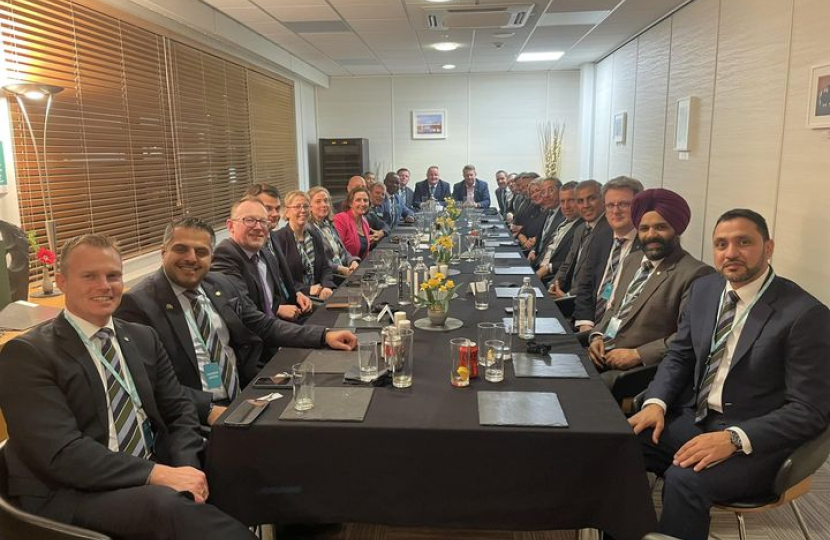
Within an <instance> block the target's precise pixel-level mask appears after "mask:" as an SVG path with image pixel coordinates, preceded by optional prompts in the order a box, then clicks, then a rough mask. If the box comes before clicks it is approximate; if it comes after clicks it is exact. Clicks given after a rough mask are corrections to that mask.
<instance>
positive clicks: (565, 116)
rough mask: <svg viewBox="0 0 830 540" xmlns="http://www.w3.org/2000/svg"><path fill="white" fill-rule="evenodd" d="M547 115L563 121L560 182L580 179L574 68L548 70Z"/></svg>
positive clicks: (575, 72) (576, 78)
mask: <svg viewBox="0 0 830 540" xmlns="http://www.w3.org/2000/svg"><path fill="white" fill-rule="evenodd" d="M547 75H548V118H549V119H550V120H558V121H560V122H564V123H565V135H564V140H563V148H562V162H561V164H560V167H559V177H560V178H561V179H562V181H563V182H567V181H569V180H584V178H581V176H580V174H579V159H580V146H581V140H582V133H581V127H582V124H581V122H580V110H579V84H580V75H579V72H578V71H551V72H549V73H548V74H547Z"/></svg>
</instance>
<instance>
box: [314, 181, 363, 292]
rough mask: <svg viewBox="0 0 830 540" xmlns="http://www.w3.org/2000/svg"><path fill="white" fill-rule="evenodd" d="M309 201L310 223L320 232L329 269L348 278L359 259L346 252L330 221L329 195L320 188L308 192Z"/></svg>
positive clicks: (324, 189)
mask: <svg viewBox="0 0 830 540" xmlns="http://www.w3.org/2000/svg"><path fill="white" fill-rule="evenodd" d="M308 196H309V198H310V200H311V216H310V219H309V221H310V223H311V224H312V225H313V226H314V227H315V228H316V229H317V230H318V231H319V232H320V234H321V236H322V237H323V240H324V242H325V243H324V245H323V247H324V248H325V250H326V258H327V259H328V260H329V261H331V269H332V272H334V274H336V275H338V276H348V275H349V274H351V273H352V272H354V271H355V270H356V269H357V266H358V265H359V264H360V259H359V258H357V257H355V256H353V255H352V254H351V253H349V252H348V250H346V246H344V245H343V240H341V239H340V235H339V234H338V233H337V229H335V228H334V223H332V221H331V195H330V194H329V190H327V189H326V188H324V187H322V186H314V187H313V188H311V189H309V190H308Z"/></svg>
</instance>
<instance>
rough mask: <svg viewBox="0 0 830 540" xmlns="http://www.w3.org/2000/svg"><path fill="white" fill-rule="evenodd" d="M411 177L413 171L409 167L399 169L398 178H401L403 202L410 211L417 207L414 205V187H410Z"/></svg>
mask: <svg viewBox="0 0 830 540" xmlns="http://www.w3.org/2000/svg"><path fill="white" fill-rule="evenodd" d="M410 177H411V173H410V172H409V169H404V168H401V169H398V178H400V180H401V202H402V203H403V205H404V206H406V207H407V208H408V209H409V210H410V211H414V210H415V207H414V206H413V202H412V201H413V200H414V198H415V192H414V191H412V188H411V187H409V186H408V185H407V184H409V179H410Z"/></svg>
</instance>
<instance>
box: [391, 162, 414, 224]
mask: <svg viewBox="0 0 830 540" xmlns="http://www.w3.org/2000/svg"><path fill="white" fill-rule="evenodd" d="M383 185H384V186H385V187H386V201H385V202H384V203H383V204H384V208H388V209H389V215H390V218H391V226H392V228H393V229H394V228H395V227H397V226H398V223H399V222H400V221H402V220H403V221H405V222H406V223H414V222H415V212H414V211H413V210H412V209H411V208H409V207H408V206H406V204H404V201H403V199H402V198H401V195H403V192H402V191H401V178H400V176H398V175H397V174H396V173H393V172H390V173H387V174H386V176H384V177H383Z"/></svg>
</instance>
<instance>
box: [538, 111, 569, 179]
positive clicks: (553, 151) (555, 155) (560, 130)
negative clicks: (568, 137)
mask: <svg viewBox="0 0 830 540" xmlns="http://www.w3.org/2000/svg"><path fill="white" fill-rule="evenodd" d="M564 134H565V124H564V122H563V123H560V122H551V121H550V120H548V121H547V122H542V123H540V124H539V143H540V145H541V149H542V167H543V169H544V171H545V176H556V175H557V174H559V163H560V160H561V158H562V137H563V136H564Z"/></svg>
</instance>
